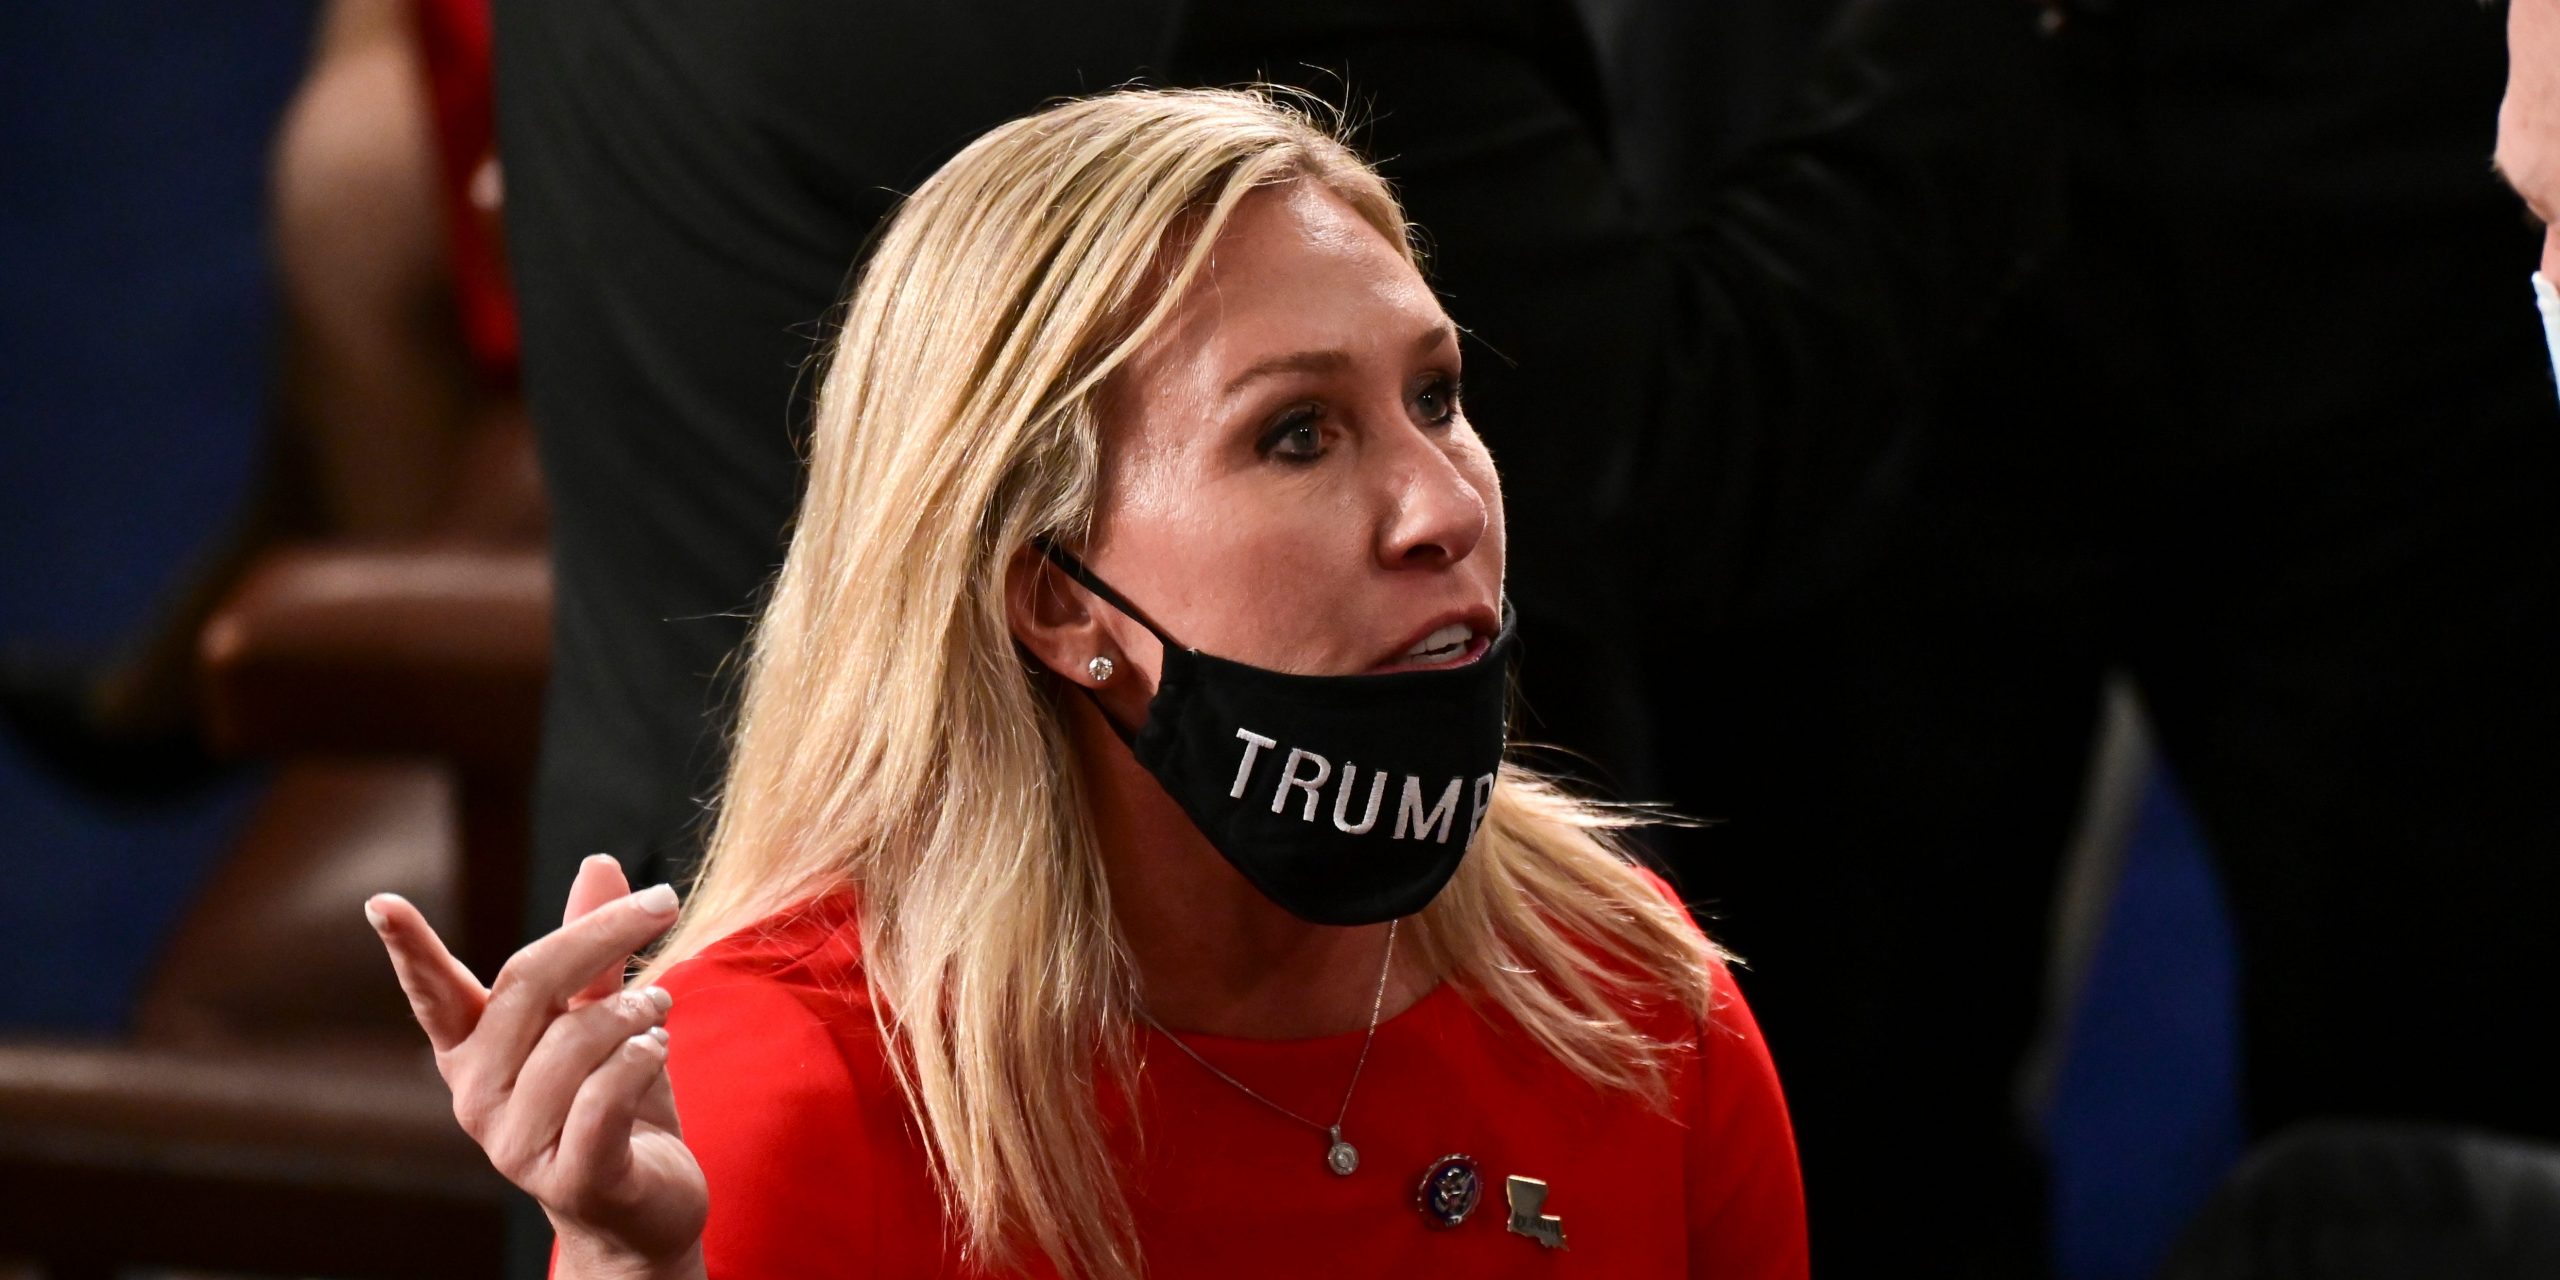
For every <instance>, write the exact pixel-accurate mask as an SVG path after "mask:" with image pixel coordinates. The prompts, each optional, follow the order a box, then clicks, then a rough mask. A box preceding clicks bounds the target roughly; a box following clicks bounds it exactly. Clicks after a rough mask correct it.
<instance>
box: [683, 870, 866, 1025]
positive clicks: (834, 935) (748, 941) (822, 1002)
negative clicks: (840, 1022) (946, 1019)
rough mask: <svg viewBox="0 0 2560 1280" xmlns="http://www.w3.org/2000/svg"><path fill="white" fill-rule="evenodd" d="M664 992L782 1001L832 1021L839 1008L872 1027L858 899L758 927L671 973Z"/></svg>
mask: <svg viewBox="0 0 2560 1280" xmlns="http://www.w3.org/2000/svg"><path fill="white" fill-rule="evenodd" d="M659 985H661V986H663V987H665V988H666V989H667V990H668V991H669V992H671V993H673V994H674V995H675V996H676V997H677V998H678V999H682V998H683V997H685V996H686V995H701V996H706V997H711V998H714V999H722V1000H731V999H752V998H754V997H755V996H756V995H763V996H768V997H771V996H782V997H787V998H790V999H794V1000H798V1001H801V1002H803V1003H808V1004H812V1005H814V1006H817V1008H816V1010H815V1011H818V1012H823V1013H827V1014H830V1015H832V1014H833V1013H835V1012H837V1006H848V1007H853V1008H856V1009H858V1010H859V1011H861V1012H862V1013H863V1014H864V1015H865V1016H864V1021H865V1022H868V1021H869V1020H870V1019H869V1006H870V993H869V989H868V986H867V984H866V983H865V982H864V981H863V976H862V946H861V932H860V925H859V919H858V917H857V914H856V912H855V910H854V904H853V895H851V894H850V893H835V894H829V895H826V896H823V897H818V898H813V899H810V900H808V901H806V902H803V903H800V904H799V905H797V906H793V907H789V908H786V909H784V910H782V911H778V912H775V913H774V914H772V915H770V916H767V917H765V918H764V919H762V920H758V921H756V922H755V923H754V924H751V925H748V926H746V927H745V928H743V929H740V930H738V931H737V932H735V933H732V934H730V935H728V936H727V937H724V938H721V939H720V940H718V941H716V942H713V943H711V944H710V945H708V946H705V947H704V948H703V949H702V950H700V951H698V952H696V953H694V954H693V955H691V956H689V957H687V958H686V959H684V960H683V961H681V962H679V963H677V964H676V965H674V966H673V967H671V968H669V969H668V970H667V972H666V974H665V976H664V977H663V978H662V979H660V982H659Z"/></svg>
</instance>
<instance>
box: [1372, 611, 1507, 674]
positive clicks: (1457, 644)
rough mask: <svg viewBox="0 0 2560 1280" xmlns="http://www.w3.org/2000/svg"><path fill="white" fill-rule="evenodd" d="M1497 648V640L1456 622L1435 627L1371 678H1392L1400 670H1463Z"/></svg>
mask: <svg viewBox="0 0 2560 1280" xmlns="http://www.w3.org/2000/svg"><path fill="white" fill-rule="evenodd" d="M1492 647H1493V637H1492V636H1491V635H1489V634H1487V633H1486V632H1484V631H1483V630H1481V629H1479V628H1477V627H1474V626H1470V625H1468V624H1467V623H1463V622H1452V623H1448V624H1446V625H1443V626H1440V627H1436V628H1433V629H1432V631H1431V634H1429V635H1426V636H1424V637H1423V638H1422V639H1420V640H1418V641H1415V642H1414V644H1413V647H1412V648H1410V649H1407V650H1405V651H1404V652H1403V653H1401V654H1398V655H1397V656H1395V657H1393V658H1390V659H1388V660H1387V661H1386V662H1383V663H1380V664H1379V665H1378V666H1376V667H1374V668H1372V669H1371V670H1370V672H1369V674H1371V675H1388V674H1392V673H1394V672H1398V671H1430V670H1435V669H1438V668H1444V667H1463V666H1465V665H1466V664H1468V663H1470V662H1473V661H1475V660H1476V659H1478V658H1481V657H1483V656H1484V652H1485V650H1487V649H1490V648H1492Z"/></svg>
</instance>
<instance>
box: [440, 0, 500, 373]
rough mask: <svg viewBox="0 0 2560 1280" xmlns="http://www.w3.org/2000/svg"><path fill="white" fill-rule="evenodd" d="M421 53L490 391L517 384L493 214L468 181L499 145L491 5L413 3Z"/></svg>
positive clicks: (456, 261) (474, 354)
mask: <svg viewBox="0 0 2560 1280" xmlns="http://www.w3.org/2000/svg"><path fill="white" fill-rule="evenodd" d="M415 3H416V5H417V10H416V18H417V27H418V46H419V51H420V53H421V55H422V58H423V61H424V63H425V65H426V71H427V88H428V95H429V98H430V100H431V102H432V105H433V109H434V113H435V135H436V168H437V177H438V183H437V186H438V188H439V189H440V190H441V192H442V194H443V197H444V206H445V227H446V231H447V236H448V239H449V241H450V244H451V247H452V257H453V291H454V305H455V310H456V312H457V313H458V314H459V315H460V317H461V320H462V332H463V339H464V341H465V342H466V343H467V344H468V345H469V347H470V349H471V358H472V362H473V363H474V364H476V365H477V366H478V367H479V369H480V372H481V375H482V376H484V377H486V378H488V379H489V381H490V382H491V384H492V385H495V386H513V385H515V381H516V375H517V367H518V360H519V347H518V342H517V335H516V305H515V296H514V294H513V292H512V291H510V290H509V289H508V287H507V269H506V252H505V246H503V245H502V244H501V243H500V242H499V237H498V230H497V223H496V220H495V218H494V216H493V215H492V214H491V213H488V212H484V211H482V210H481V209H479V208H477V207H475V206H473V204H472V203H471V180H472V176H473V175H474V174H476V173H477V172H479V169H480V166H481V164H482V162H484V161H486V160H487V159H489V157H490V156H492V155H494V154H496V152H497V145H498V135H497V122H496V109H495V102H494V99H493V96H492V86H493V83H494V81H493V80H492V72H491V66H492V64H491V60H490V59H491V52H490V51H491V48H492V42H491V35H490V26H489V0H415Z"/></svg>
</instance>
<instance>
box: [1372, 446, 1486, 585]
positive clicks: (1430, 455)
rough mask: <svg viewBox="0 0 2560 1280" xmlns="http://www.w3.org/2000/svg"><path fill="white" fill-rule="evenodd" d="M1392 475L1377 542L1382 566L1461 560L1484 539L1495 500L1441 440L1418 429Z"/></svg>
mask: <svg viewBox="0 0 2560 1280" xmlns="http://www.w3.org/2000/svg"><path fill="white" fill-rule="evenodd" d="M1388 474H1389V480H1388V484H1387V488H1386V494H1387V501H1388V506H1387V519H1386V523H1385V526H1384V528H1383V530H1382V533H1381V536H1380V538H1379V542H1378V558H1379V562H1380V563H1381V564H1382V565H1383V566H1385V567H1386V568H1389V569H1406V568H1417V567H1421V568H1428V567H1437V566H1441V565H1451V564H1456V563H1458V562H1459V561H1461V560H1464V559H1466V558H1467V556H1468V555H1470V554H1471V553H1473V552H1474V551H1475V549H1476V544H1477V543H1479V542H1482V541H1483V540H1484V535H1485V527H1486V525H1487V524H1488V523H1489V522H1490V521H1491V520H1492V516H1493V511H1492V504H1491V503H1490V502H1489V501H1488V495H1487V494H1486V493H1485V492H1484V491H1483V489H1482V488H1481V487H1479V485H1478V483H1477V482H1476V481H1475V480H1473V479H1471V478H1469V477H1468V475H1467V472H1466V470H1465V469H1464V468H1463V467H1461V466H1460V465H1459V464H1458V459H1457V458H1455V457H1454V456H1452V454H1451V451H1450V449H1449V448H1447V447H1445V446H1444V444H1443V443H1442V442H1441V441H1440V440H1438V439H1436V438H1433V437H1429V436H1426V435H1424V434H1423V433H1421V432H1418V431H1417V432H1413V433H1412V434H1411V435H1409V436H1406V437H1405V438H1404V439H1403V440H1402V441H1401V442H1400V444H1399V446H1398V447H1397V448H1396V449H1395V451H1394V461H1393V463H1392V465H1391V466H1390V468H1389V472H1388Z"/></svg>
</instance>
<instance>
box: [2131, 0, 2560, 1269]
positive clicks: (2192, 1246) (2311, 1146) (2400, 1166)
mask: <svg viewBox="0 0 2560 1280" xmlns="http://www.w3.org/2000/svg"><path fill="white" fill-rule="evenodd" d="M2497 167H2498V171H2499V172H2500V173H2501V174H2503V175H2504V176H2505V177H2506V179H2507V181H2508V182H2509V183H2510V184H2512V185H2513V186H2514V187H2515V189H2516V193H2517V194H2518V195H2520V196H2522V197H2523V198H2524V200H2525V203H2526V205H2527V207H2528V208H2529V209H2531V210H2532V211H2533V216H2534V218H2535V220H2536V221H2538V222H2540V223H2541V224H2542V227H2543V240H2542V253H2541V269H2540V270H2539V271H2536V272H2535V273H2534V275H2533V287H2534V293H2535V299H2536V302H2537V303H2538V304H2539V306H2540V308H2541V311H2542V323H2543V327H2544V339H2545V343H2546V345H2547V346H2548V347H2549V348H2550V351H2551V360H2552V375H2553V380H2554V386H2555V391H2560V295H2555V294H2554V292H2553V287H2552V283H2551V282H2552V279H2553V277H2555V276H2560V228H2554V227H2553V226H2552V216H2551V215H2552V211H2553V210H2554V209H2560V3H2555V0H2511V2H2510V3H2509V5H2508V9H2507V91H2506V96H2505V98H2504V99H2503V100H2502V101H2501V102H2500V104H2499V109H2498V144H2497ZM2530 998H2531V997H2528V999H2530ZM2554 1274H2560V1146H2553V1145H2551V1144H2549V1143H2537V1142H2523V1141H2518V1140H2515V1139H2512V1138H2508V1137H2504V1136H2501V1135H2496V1134H2486V1133H2480V1132H2466V1131H2463V1130H2459V1129H2451V1128H2446V1127H2441V1126H2428V1125H2415V1124H2405V1123H2404V1124H2388V1123H2380V1124H2377V1123H2371V1122H2365V1123H2338V1122H2317V1121H2315V1122H2311V1123H2307V1124H2303V1125H2299V1126H2296V1127H2295V1128H2294V1129H2291V1130H2288V1131H2286V1132H2285V1133H2283V1134H2281V1135H2278V1136H2277V1137H2276V1138H2274V1139H2273V1140H2271V1141H2269V1142H2267V1143H2266V1144H2264V1145H2263V1146H2262V1147H2261V1148H2260V1149H2259V1150H2258V1151H2256V1152H2254V1153H2253V1154H2252V1155H2251V1156H2250V1158H2249V1160H2248V1161H2247V1163H2246V1164H2244V1165H2243V1166H2242V1167H2241V1168H2240V1169H2239V1170H2237V1171H2236V1172H2234V1174H2233V1175H2232V1177H2231V1179H2230V1180H2229V1182H2228V1183H2226V1184H2225V1186H2224V1187H2223V1189H2222V1190H2221V1191H2220V1192H2219V1193H2217V1194H2216V1195H2215V1197H2214V1200H2213V1202H2212V1203H2211V1204H2210V1205H2208V1206H2207V1207H2206V1209H2205V1211H2204V1212H2203V1213H2201V1214H2199V1215H2198V1216H2197V1219H2196V1222H2195V1223H2194V1225H2193V1226H2192V1228H2191V1229H2190V1230H2189V1231H2188V1232H2187V1234H2186V1236H2185V1238H2184V1239H2182V1240H2181V1241H2180V1242H2179V1244H2178V1248H2177V1251H2176V1253H2175V1254H2174V1255H2173V1256H2172V1257H2171V1259H2170V1261H2169V1262H2168V1264H2167V1265H2166V1266H2165V1267H2164V1269H2163V1271H2162V1273H2161V1280H2435V1278H2436V1277H2439V1276H2462V1277H2465V1278H2466V1280H2510V1278H2512V1280H2528V1278H2529V1277H2541V1276H2549V1275H2554Z"/></svg>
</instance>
